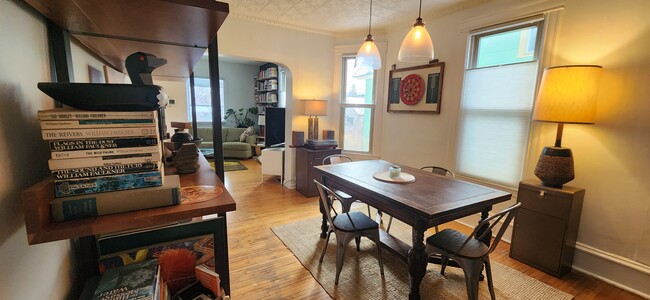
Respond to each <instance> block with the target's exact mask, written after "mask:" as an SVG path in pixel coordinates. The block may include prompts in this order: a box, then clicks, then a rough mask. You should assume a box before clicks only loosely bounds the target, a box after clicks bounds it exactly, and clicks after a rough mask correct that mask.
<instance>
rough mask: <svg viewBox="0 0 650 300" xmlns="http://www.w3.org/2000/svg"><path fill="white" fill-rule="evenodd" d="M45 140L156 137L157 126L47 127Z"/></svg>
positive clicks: (44, 135) (43, 133) (44, 133)
mask: <svg viewBox="0 0 650 300" xmlns="http://www.w3.org/2000/svg"><path fill="white" fill-rule="evenodd" d="M41 132H42V135H43V140H46V141H47V140H72V139H93V138H113V137H155V136H157V133H158V128H156V127H125V128H101V129H100V128H89V129H47V130H41Z"/></svg>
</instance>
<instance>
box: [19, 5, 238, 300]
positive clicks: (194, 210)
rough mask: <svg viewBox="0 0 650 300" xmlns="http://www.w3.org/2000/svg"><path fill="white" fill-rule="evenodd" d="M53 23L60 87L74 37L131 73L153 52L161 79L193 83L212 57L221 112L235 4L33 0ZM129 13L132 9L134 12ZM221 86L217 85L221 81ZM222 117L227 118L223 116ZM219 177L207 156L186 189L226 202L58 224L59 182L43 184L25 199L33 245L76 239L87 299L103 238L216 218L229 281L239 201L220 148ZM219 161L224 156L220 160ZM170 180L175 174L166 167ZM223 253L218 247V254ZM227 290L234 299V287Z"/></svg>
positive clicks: (221, 267)
mask: <svg viewBox="0 0 650 300" xmlns="http://www.w3.org/2000/svg"><path fill="white" fill-rule="evenodd" d="M25 2H26V3H27V4H28V5H29V6H31V7H32V8H34V9H35V10H36V11H37V12H39V13H40V14H42V15H43V16H44V18H45V20H46V25H47V30H48V39H49V42H50V43H49V45H50V52H51V57H52V60H51V69H52V72H53V74H55V75H56V76H54V77H53V78H57V79H58V81H59V82H70V81H72V78H73V76H72V71H73V69H72V59H71V55H72V54H71V52H70V45H69V43H70V39H75V40H77V41H78V42H80V43H81V44H83V46H84V47H85V48H86V49H87V50H88V51H89V52H91V53H92V54H93V55H94V56H95V57H97V58H98V59H100V60H102V61H103V62H104V63H106V64H107V65H109V66H110V67H112V68H114V69H116V70H118V71H121V72H123V73H126V71H125V70H126V68H125V66H124V60H125V59H126V57H128V56H129V55H130V54H132V53H134V52H146V53H151V54H154V55H156V56H157V57H159V58H166V59H167V64H166V65H164V66H161V67H159V68H157V69H156V71H155V72H154V74H153V76H154V79H163V80H174V79H175V78H188V77H190V75H191V74H192V73H193V70H194V67H195V66H196V64H197V63H198V62H199V60H200V59H201V57H203V55H204V53H205V51H206V49H208V52H209V54H210V55H209V63H210V67H211V68H210V69H211V71H210V76H211V78H213V79H214V80H212V81H211V82H212V83H211V85H212V90H213V91H215V93H213V96H212V98H213V99H212V102H213V105H212V106H213V107H216V108H217V109H218V108H219V103H218V98H217V97H218V96H215V94H216V95H218V93H219V84H218V82H219V81H218V78H219V68H218V64H217V57H218V48H217V31H218V30H219V28H220V27H221V25H222V24H223V22H224V21H225V19H226V17H227V15H228V12H229V5H228V4H227V3H223V2H217V1H198V0H162V1H161V0H140V1H137V4H138V5H133V1H130V0H112V1H98V0H26V1H25ZM127 8H128V9H127ZM215 82H216V83H215ZM216 115H220V112H218V113H217V114H216ZM212 124H213V131H214V132H215V133H217V136H216V137H215V138H216V139H219V138H221V136H220V133H221V122H212ZM215 153H217V155H215V157H218V158H217V159H216V160H215V165H216V166H217V170H220V171H218V173H215V171H213V170H212V168H211V167H210V166H209V164H208V162H207V161H206V160H205V159H204V158H202V157H201V159H200V164H201V168H200V170H199V171H198V172H197V173H192V174H187V175H182V176H181V186H188V185H216V186H219V187H221V188H223V189H224V193H223V194H221V195H220V196H219V197H217V198H215V199H212V200H209V201H204V202H199V203H192V204H186V205H177V206H170V207H161V208H153V209H146V210H140V211H133V212H127V213H120V214H113V215H105V216H99V217H96V218H88V219H79V220H73V221H64V222H52V221H51V212H50V205H49V203H50V201H51V199H52V197H53V193H54V190H53V182H52V181H51V180H50V179H46V180H43V181H41V182H39V183H37V184H36V185H34V186H32V187H30V188H29V189H27V190H26V191H24V192H23V193H22V200H23V205H24V215H25V225H26V226H25V227H26V231H27V240H28V243H29V244H30V245H35V244H40V243H46V242H51V241H58V240H67V239H71V240H72V245H73V247H74V248H75V249H73V250H72V254H73V255H75V256H76V258H77V260H78V262H77V263H75V266H74V267H75V271H76V272H75V273H76V274H75V275H76V277H77V278H76V279H75V282H74V283H73V288H72V290H71V292H70V298H71V299H72V298H76V297H75V296H78V295H79V294H80V292H81V291H80V287H82V286H83V283H84V282H85V280H86V279H87V278H90V277H92V276H95V275H97V273H98V270H97V258H98V256H97V255H98V252H97V250H98V249H97V243H96V242H97V241H96V237H97V235H99V234H111V233H118V232H124V231H132V230H133V231H135V230H139V229H145V228H149V227H155V226H162V225H167V224H171V223H178V222H181V221H188V220H192V219H194V218H202V217H203V216H207V215H217V217H218V218H219V219H221V220H222V221H220V223H221V224H222V226H220V227H221V229H220V230H222V232H223V234H222V235H221V236H222V238H221V239H220V240H215V246H216V245H217V244H218V245H219V246H218V247H220V250H219V251H222V252H220V253H223V255H219V257H217V258H216V259H217V272H219V273H220V275H221V276H223V277H225V278H226V279H227V278H229V270H228V252H227V245H228V240H227V232H226V213H227V212H230V211H234V210H235V209H236V204H235V201H234V200H233V198H232V196H231V195H230V194H229V193H228V191H227V190H226V188H225V186H224V185H223V178H224V175H223V158H222V157H223V155H218V154H219V153H222V149H221V143H215ZM219 157H220V158H219ZM165 173H166V174H175V173H176V172H175V170H174V169H173V168H166V169H165ZM216 253H217V250H216V248H215V254H216ZM222 283H223V287H224V289H225V291H226V293H228V294H229V293H230V286H229V281H228V280H224V281H223V282H222Z"/></svg>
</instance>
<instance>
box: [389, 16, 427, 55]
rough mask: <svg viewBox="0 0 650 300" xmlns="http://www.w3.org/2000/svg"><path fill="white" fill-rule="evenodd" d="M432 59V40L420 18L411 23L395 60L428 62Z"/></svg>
mask: <svg viewBox="0 0 650 300" xmlns="http://www.w3.org/2000/svg"><path fill="white" fill-rule="evenodd" d="M432 59H433V41H431V36H430V35H429V32H428V31H427V29H426V28H425V27H424V23H423V22H422V19H419V18H418V20H417V21H416V22H415V24H413V28H411V31H409V33H408V34H407V35H406V37H404V40H403V41H402V46H400V47H399V53H398V54H397V60H399V61H402V62H408V63H428V62H429V61H431V60H432Z"/></svg>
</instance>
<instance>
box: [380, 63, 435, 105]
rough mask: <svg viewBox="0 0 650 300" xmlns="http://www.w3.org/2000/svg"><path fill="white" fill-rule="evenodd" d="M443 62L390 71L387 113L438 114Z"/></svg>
mask: <svg viewBox="0 0 650 300" xmlns="http://www.w3.org/2000/svg"><path fill="white" fill-rule="evenodd" d="M444 69H445V63H444V62H437V61H436V62H433V63H430V64H428V65H423V66H415V67H409V68H403V69H393V70H391V71H390V80H389V81H388V101H387V103H388V112H421V113H436V114H439V113H440V103H441V101H442V75H443V72H444Z"/></svg>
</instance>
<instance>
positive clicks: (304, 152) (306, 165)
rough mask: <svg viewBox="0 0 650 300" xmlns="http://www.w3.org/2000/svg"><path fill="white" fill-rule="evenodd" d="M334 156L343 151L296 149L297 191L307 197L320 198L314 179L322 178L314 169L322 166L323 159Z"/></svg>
mask: <svg viewBox="0 0 650 300" xmlns="http://www.w3.org/2000/svg"><path fill="white" fill-rule="evenodd" d="M332 154H341V149H323V150H311V149H307V148H296V190H297V191H298V192H299V193H301V194H303V195H304V196H305V197H315V196H318V191H317V190H316V185H314V179H317V180H320V176H319V175H318V173H316V171H315V170H314V168H313V167H314V166H320V165H322V164H323V158H325V157H327V156H329V155H332Z"/></svg>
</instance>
